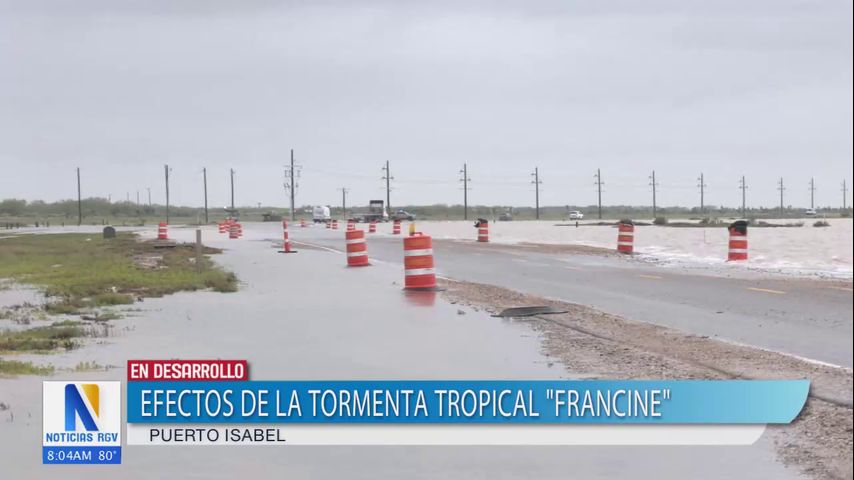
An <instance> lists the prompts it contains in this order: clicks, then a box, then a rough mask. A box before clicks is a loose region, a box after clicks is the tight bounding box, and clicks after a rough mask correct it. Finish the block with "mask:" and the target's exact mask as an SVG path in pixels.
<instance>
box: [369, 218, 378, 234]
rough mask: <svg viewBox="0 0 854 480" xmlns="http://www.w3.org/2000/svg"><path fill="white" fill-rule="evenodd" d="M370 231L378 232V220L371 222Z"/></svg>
mask: <svg viewBox="0 0 854 480" xmlns="http://www.w3.org/2000/svg"><path fill="white" fill-rule="evenodd" d="M368 233H377V221H376V220H371V223H369V224H368Z"/></svg>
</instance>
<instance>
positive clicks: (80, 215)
mask: <svg viewBox="0 0 854 480" xmlns="http://www.w3.org/2000/svg"><path fill="white" fill-rule="evenodd" d="M843 203H844V202H843ZM82 224H83V197H81V195H80V167H77V226H78V227H79V226H80V225H82Z"/></svg>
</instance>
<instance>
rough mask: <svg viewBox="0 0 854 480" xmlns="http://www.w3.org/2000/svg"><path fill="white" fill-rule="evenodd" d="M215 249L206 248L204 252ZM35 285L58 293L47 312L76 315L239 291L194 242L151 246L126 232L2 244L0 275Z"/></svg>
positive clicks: (234, 281)
mask: <svg viewBox="0 0 854 480" xmlns="http://www.w3.org/2000/svg"><path fill="white" fill-rule="evenodd" d="M217 252H219V251H218V250H215V249H210V248H206V249H205V253H207V254H210V253H217ZM2 277H7V278H12V279H15V280H16V281H19V282H23V283H30V284H34V285H39V286H41V287H43V288H44V289H45V293H46V294H47V295H49V296H52V297H57V298H58V299H59V301H58V302H53V303H51V304H50V305H49V307H48V310H49V311H51V313H79V312H80V311H81V310H83V309H86V308H91V307H98V306H110V305H123V304H130V303H133V302H134V300H135V298H136V297H157V296H162V295H165V294H169V293H173V292H177V291H182V290H200V289H206V288H210V289H213V290H216V291H219V292H233V291H235V290H236V289H237V278H236V277H235V276H234V274H232V273H230V272H226V271H224V270H222V269H221V268H219V267H217V266H216V265H214V264H213V262H212V261H211V260H210V259H209V258H207V257H203V258H202V265H201V269H197V267H196V264H195V252H194V249H193V246H192V245H189V244H187V245H177V246H175V247H174V248H163V249H158V248H155V245H154V244H152V243H151V242H139V241H137V240H136V238H135V236H134V235H133V234H130V233H119V234H118V236H117V237H116V238H113V239H104V238H101V235H97V234H79V233H69V234H56V235H20V236H16V237H14V238H6V239H3V241H2V243H0V278H2Z"/></svg>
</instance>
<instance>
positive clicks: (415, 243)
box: [403, 232, 436, 290]
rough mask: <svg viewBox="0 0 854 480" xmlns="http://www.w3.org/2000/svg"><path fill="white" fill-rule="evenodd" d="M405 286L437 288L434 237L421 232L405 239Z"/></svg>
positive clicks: (418, 288)
mask: <svg viewBox="0 0 854 480" xmlns="http://www.w3.org/2000/svg"><path fill="white" fill-rule="evenodd" d="M403 269H404V270H403V274H404V277H405V278H404V288H406V289H407V290H424V289H433V288H436V269H435V266H434V265H433V239H432V238H431V237H429V236H427V235H422V234H421V233H420V232H418V233H416V234H415V235H412V236H410V237H404V239H403Z"/></svg>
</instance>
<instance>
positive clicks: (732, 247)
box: [727, 220, 747, 261]
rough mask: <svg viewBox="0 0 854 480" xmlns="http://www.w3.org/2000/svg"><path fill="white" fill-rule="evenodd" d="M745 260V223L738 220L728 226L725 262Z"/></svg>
mask: <svg viewBox="0 0 854 480" xmlns="http://www.w3.org/2000/svg"><path fill="white" fill-rule="evenodd" d="M734 260H747V221H745V220H738V221H735V222H732V223H731V224H730V226H729V255H728V256H727V261H734Z"/></svg>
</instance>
